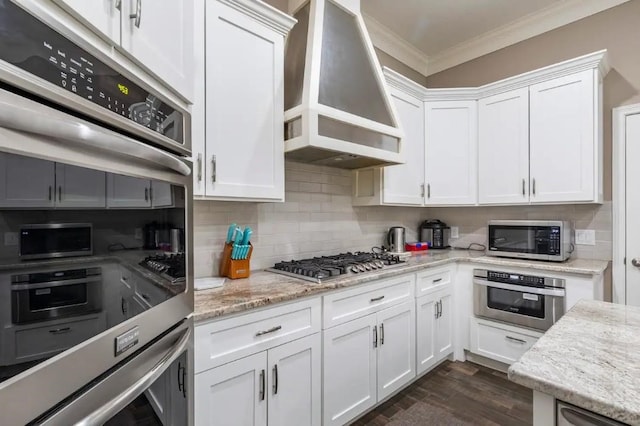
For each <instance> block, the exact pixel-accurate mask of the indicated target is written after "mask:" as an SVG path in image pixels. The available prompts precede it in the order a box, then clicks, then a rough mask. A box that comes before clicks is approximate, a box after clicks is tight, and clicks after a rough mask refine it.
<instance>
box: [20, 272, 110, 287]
mask: <svg viewBox="0 0 640 426" xmlns="http://www.w3.org/2000/svg"><path fill="white" fill-rule="evenodd" d="M100 281H102V277H101V276H99V275H98V276H93V277H87V278H75V279H73V280H59V281H47V282H44V283H34V284H29V283H26V284H11V290H35V289H38V288H50V287H63V286H65V285H73V284H84V283H95V282H100Z"/></svg>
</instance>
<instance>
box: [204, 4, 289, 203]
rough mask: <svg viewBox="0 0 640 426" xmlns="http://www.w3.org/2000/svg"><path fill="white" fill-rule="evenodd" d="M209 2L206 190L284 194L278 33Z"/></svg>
mask: <svg viewBox="0 0 640 426" xmlns="http://www.w3.org/2000/svg"><path fill="white" fill-rule="evenodd" d="M206 6H207V10H206V16H207V19H206V29H207V34H206V46H207V50H206V81H207V89H206V90H207V93H206V125H207V129H206V138H207V140H206V152H207V158H206V160H205V161H206V185H207V187H206V195H207V196H212V197H221V198H254V199H283V198H284V127H283V124H282V123H283V111H284V95H283V93H284V92H283V75H284V74H283V73H284V71H283V69H284V68H283V67H284V60H283V52H284V50H283V43H284V41H283V37H282V35H280V34H277V33H276V32H274V31H272V30H270V29H268V28H266V27H265V26H263V25H261V24H260V23H259V22H257V21H254V20H252V19H250V18H249V17H247V16H245V15H244V14H242V13H240V12H238V11H236V10H234V9H231V8H229V7H227V6H225V5H223V4H221V3H220V2H218V1H211V2H207V5H206ZM221 40H224V43H222V42H221ZM240 52H242V53H240Z"/></svg>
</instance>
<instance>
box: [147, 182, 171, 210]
mask: <svg viewBox="0 0 640 426" xmlns="http://www.w3.org/2000/svg"><path fill="white" fill-rule="evenodd" d="M150 194H151V195H150V198H151V205H152V206H153V207H171V206H173V192H172V190H171V184H170V183H166V182H159V181H155V180H154V181H151V192H150Z"/></svg>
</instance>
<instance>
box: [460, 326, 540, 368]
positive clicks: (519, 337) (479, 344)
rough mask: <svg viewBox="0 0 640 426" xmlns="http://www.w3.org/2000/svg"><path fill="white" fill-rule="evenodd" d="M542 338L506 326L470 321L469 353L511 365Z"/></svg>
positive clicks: (532, 333) (533, 332)
mask: <svg viewBox="0 0 640 426" xmlns="http://www.w3.org/2000/svg"><path fill="white" fill-rule="evenodd" d="M540 336H542V334H541V333H537V332H535V331H530V330H526V329H522V328H519V327H512V326H509V325H506V324H501V323H496V322H492V321H485V320H482V319H479V318H472V319H471V352H473V353H476V354H478V355H482V356H484V357H487V358H491V359H494V360H496V361H500V362H504V363H505V364H513V363H514V362H516V361H517V360H518V359H520V357H521V356H522V355H523V354H524V353H525V352H526V351H528V350H529V349H530V348H531V346H533V344H534V343H536V342H537V341H538V339H539V338H540Z"/></svg>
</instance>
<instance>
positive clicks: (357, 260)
mask: <svg viewBox="0 0 640 426" xmlns="http://www.w3.org/2000/svg"><path fill="white" fill-rule="evenodd" d="M403 262H404V260H401V259H400V257H399V256H397V255H394V254H391V253H373V252H355V253H341V254H337V255H334V256H321V257H314V258H311V259H302V260H291V261H282V262H278V263H276V264H275V265H274V266H273V268H268V269H267V271H271V272H276V273H279V274H283V275H288V276H293V277H296V278H301V279H304V280H307V281H311V282H315V283H318V284H319V283H322V282H324V281H326V280H328V279H332V278H337V277H339V276H342V275H345V274H360V273H366V272H371V271H376V270H380V269H384V268H385V267H389V266H394V265H399V264H401V263H403Z"/></svg>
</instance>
